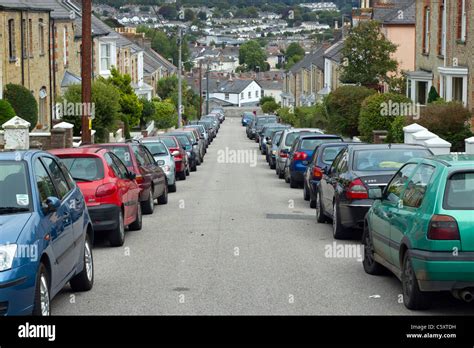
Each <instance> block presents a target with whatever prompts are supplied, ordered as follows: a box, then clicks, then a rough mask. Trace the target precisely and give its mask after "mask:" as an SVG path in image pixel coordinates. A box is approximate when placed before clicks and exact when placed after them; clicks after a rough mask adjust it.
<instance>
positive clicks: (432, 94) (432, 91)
mask: <svg viewBox="0 0 474 348" xmlns="http://www.w3.org/2000/svg"><path fill="white" fill-rule="evenodd" d="M439 98H440V96H439V94H438V91H436V88H435V86H431V88H430V92H429V93H428V104H431V103H433V102H435V101H437V100H438V99H439Z"/></svg>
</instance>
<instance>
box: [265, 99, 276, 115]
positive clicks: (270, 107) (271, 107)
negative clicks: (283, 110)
mask: <svg viewBox="0 0 474 348" xmlns="http://www.w3.org/2000/svg"><path fill="white" fill-rule="evenodd" d="M279 107H280V106H279V105H278V104H277V103H276V102H275V101H274V100H273V101H272V100H270V101H267V102H265V103H263V104H262V111H263V112H264V113H266V114H271V113H274V112H275V111H276V110H278V108H279Z"/></svg>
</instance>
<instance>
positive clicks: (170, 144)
mask: <svg viewBox="0 0 474 348" xmlns="http://www.w3.org/2000/svg"><path fill="white" fill-rule="evenodd" d="M160 140H161V141H162V142H164V143H165V145H166V146H168V147H176V142H175V141H174V139H173V138H160Z"/></svg>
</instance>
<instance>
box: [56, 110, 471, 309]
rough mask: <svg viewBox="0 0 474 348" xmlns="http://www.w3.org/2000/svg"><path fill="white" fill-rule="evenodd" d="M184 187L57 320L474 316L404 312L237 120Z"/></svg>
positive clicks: (440, 305) (59, 301) (59, 304)
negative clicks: (67, 317)
mask: <svg viewBox="0 0 474 348" xmlns="http://www.w3.org/2000/svg"><path fill="white" fill-rule="evenodd" d="M238 150H240V152H234V151H238ZM253 156H258V157H257V158H258V161H257V163H253V161H252V159H253ZM239 159H240V160H241V161H240V162H241V163H234V162H239V161H238V160H239ZM242 162H244V163H242ZM255 164H256V165H255ZM177 187H178V190H177V192H176V193H172V194H170V195H169V203H168V204H167V205H158V206H156V207H155V208H156V209H155V213H154V214H153V215H147V216H144V219H143V229H142V230H141V231H134V232H127V234H126V240H125V244H124V246H123V247H119V248H112V247H109V246H108V244H107V242H106V241H105V240H99V241H98V243H97V244H96V246H95V248H94V250H93V251H94V261H95V262H94V264H95V283H94V288H93V289H92V290H91V291H89V292H85V293H73V292H72V290H71V289H70V288H69V287H65V288H64V289H63V291H62V292H61V293H60V294H58V295H57V297H56V298H55V299H54V300H53V301H52V314H53V315H412V314H418V315H419V314H436V315H461V314H472V313H473V309H474V303H471V304H466V303H464V302H461V301H458V300H455V299H454V298H452V297H451V295H449V294H439V295H438V296H436V298H435V299H434V301H433V308H432V309H431V310H429V311H422V312H412V311H409V310H407V309H406V308H405V306H404V305H403V303H402V296H401V292H402V291H401V284H400V282H399V281H398V279H396V278H395V277H394V276H392V275H386V276H370V275H367V274H366V273H365V272H364V270H363V268H362V263H361V261H360V258H359V257H358V255H349V254H348V252H347V250H361V248H360V244H359V242H358V241H357V240H352V241H344V242H340V241H338V242H337V244H333V243H334V240H333V238H332V233H331V231H332V230H331V225H329V224H318V223H317V222H316V218H315V210H314V209H310V208H309V203H308V202H306V201H304V200H303V192H302V190H301V189H291V188H290V187H289V185H288V184H286V183H285V182H284V181H283V180H279V179H278V178H277V176H276V175H275V171H273V170H270V169H269V167H268V165H267V163H266V162H265V158H264V157H263V156H262V155H260V154H259V152H258V144H256V143H255V142H253V141H250V140H248V139H247V138H246V136H245V130H244V128H243V127H242V126H241V124H240V119H239V118H229V117H228V118H227V120H226V121H225V122H224V124H223V125H222V127H221V130H220V132H219V134H218V136H217V138H216V139H215V141H214V142H213V143H212V144H211V145H210V146H209V149H208V154H207V155H206V157H205V161H204V163H203V164H202V165H201V166H199V167H198V171H197V172H192V173H191V176H189V177H188V178H187V180H185V181H178V183H177ZM344 247H346V248H347V249H346V253H342V252H340V253H338V252H337V251H341V250H342V249H343V248H344Z"/></svg>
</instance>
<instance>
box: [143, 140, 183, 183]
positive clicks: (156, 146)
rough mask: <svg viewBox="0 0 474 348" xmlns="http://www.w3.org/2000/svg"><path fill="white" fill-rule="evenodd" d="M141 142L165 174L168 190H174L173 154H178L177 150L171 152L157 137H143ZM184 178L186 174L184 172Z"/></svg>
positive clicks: (174, 169)
mask: <svg viewBox="0 0 474 348" xmlns="http://www.w3.org/2000/svg"><path fill="white" fill-rule="evenodd" d="M142 144H143V145H145V146H146V148H147V149H148V150H150V153H151V154H152V156H153V158H154V159H155V161H156V163H158V165H159V166H160V167H161V169H163V171H164V172H165V174H166V179H167V183H168V192H176V166H175V160H174V156H178V155H180V153H179V152H178V151H175V152H173V153H171V152H170V151H169V150H168V147H167V146H166V145H165V143H164V142H163V141H161V140H159V139H154V138H145V139H143V140H142ZM184 177H185V178H186V174H185V173H184Z"/></svg>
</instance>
